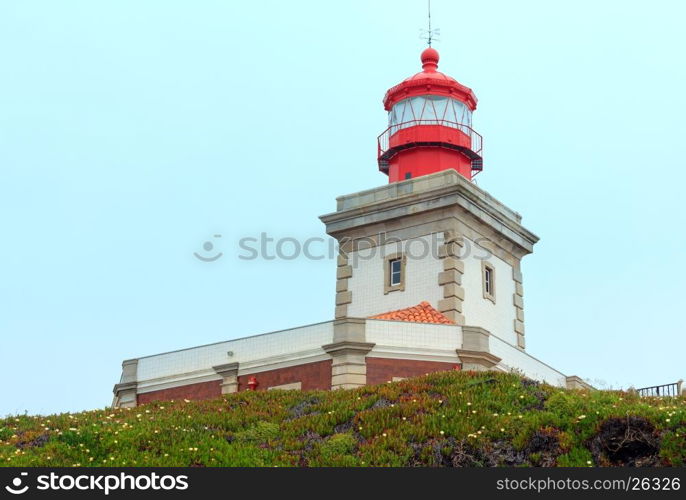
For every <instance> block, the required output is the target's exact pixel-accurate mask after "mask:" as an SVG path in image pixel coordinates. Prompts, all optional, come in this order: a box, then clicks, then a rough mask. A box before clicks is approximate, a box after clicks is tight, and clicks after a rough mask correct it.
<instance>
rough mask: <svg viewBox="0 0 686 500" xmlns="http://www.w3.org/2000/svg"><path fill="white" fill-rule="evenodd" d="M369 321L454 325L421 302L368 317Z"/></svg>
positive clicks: (428, 305)
mask: <svg viewBox="0 0 686 500" xmlns="http://www.w3.org/2000/svg"><path fill="white" fill-rule="evenodd" d="M369 319H386V320H390V321H409V322H411V323H437V324H441V325H454V324H455V322H454V321H452V320H450V319H449V318H448V317H446V316H445V315H443V314H441V313H440V312H438V311H437V310H436V309H434V308H433V307H431V304H429V303H428V302H421V303H419V304H417V305H416V306H412V307H408V308H405V309H398V310H397V311H390V312H387V313H382V314H377V315H375V316H370V318H369Z"/></svg>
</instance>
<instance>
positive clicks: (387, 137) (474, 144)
mask: <svg viewBox="0 0 686 500" xmlns="http://www.w3.org/2000/svg"><path fill="white" fill-rule="evenodd" d="M426 125H439V126H442V127H448V128H454V129H457V130H459V131H460V132H462V133H464V134H465V135H466V136H468V137H469V138H470V140H471V151H470V153H471V154H470V155H469V156H473V158H478V159H480V158H481V157H482V149H483V138H482V137H481V135H480V134H479V133H478V132H476V131H475V130H474V129H473V128H472V127H470V126H469V125H466V124H464V123H456V122H451V121H448V120H410V121H407V122H402V123H396V124H394V125H391V126H390V127H388V128H387V129H386V130H384V131H383V132H382V133H381V135H379V137H378V138H377V144H378V154H379V156H378V157H379V160H382V159H384V158H386V156H387V153H388V152H389V150H390V149H391V147H390V142H391V137H392V136H393V135H395V134H396V133H397V132H398V131H400V130H402V129H406V128H410V127H420V126H426Z"/></svg>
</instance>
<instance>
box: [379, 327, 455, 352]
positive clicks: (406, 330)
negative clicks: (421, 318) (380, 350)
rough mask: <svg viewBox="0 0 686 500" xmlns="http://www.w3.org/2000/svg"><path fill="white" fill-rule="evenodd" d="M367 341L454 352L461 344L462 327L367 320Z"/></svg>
mask: <svg viewBox="0 0 686 500" xmlns="http://www.w3.org/2000/svg"><path fill="white" fill-rule="evenodd" d="M366 333H367V342H373V343H375V344H378V345H381V346H393V347H409V348H412V347H414V348H423V349H439V350H446V351H452V352H454V351H455V349H459V348H460V347H461V346H462V329H461V328H460V327H459V326H455V325H433V324H424V323H408V322H405V321H383V320H367V331H366Z"/></svg>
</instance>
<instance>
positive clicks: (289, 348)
mask: <svg viewBox="0 0 686 500" xmlns="http://www.w3.org/2000/svg"><path fill="white" fill-rule="evenodd" d="M332 341H333V322H326V323H318V324H315V325H308V326H303V327H300V328H293V329H290V330H281V331H278V332H272V333H266V334H264V335H256V336H253V337H245V338H240V339H236V340H229V341H227V342H219V343H217V344H211V345H205V346H200V347H194V348H191V349H184V350H181V351H174V352H168V353H164V354H158V355H155V356H148V357H145V358H140V359H139V360H138V381H139V382H142V381H146V380H152V379H161V378H165V377H173V376H178V375H180V374H185V373H193V372H207V373H212V367H213V366H216V365H223V364H226V363H235V362H238V363H244V362H248V361H253V360H257V359H264V358H271V357H276V356H283V355H287V354H290V353H297V352H303V351H318V350H319V351H321V353H322V354H324V350H323V349H322V348H321V346H322V345H325V344H329V343H331V342H332ZM229 351H231V352H233V356H229V355H228V354H227V353H228V352H229Z"/></svg>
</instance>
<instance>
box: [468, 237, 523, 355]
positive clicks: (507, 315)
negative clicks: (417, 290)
mask: <svg viewBox="0 0 686 500" xmlns="http://www.w3.org/2000/svg"><path fill="white" fill-rule="evenodd" d="M462 250H463V252H464V253H463V254H462V257H463V260H464V274H463V275H462V287H463V288H464V291H465V298H464V302H463V303H462V314H463V315H464V317H465V324H467V325H469V326H480V327H481V328H485V329H486V330H488V331H489V332H491V333H492V334H493V335H497V336H498V337H500V338H502V339H504V340H506V341H507V342H510V343H512V344H516V343H517V334H516V333H515V331H514V320H515V317H516V311H515V306H514V302H513V294H514V293H515V282H514V279H513V277H512V267H511V266H510V265H509V264H508V263H507V262H505V261H504V260H502V259H499V258H498V257H496V256H495V255H492V254H490V256H489V257H488V259H487V260H486V262H487V263H488V264H489V265H491V266H493V267H494V269H495V304H494V303H493V302H491V301H490V300H488V299H486V298H484V296H483V284H482V281H483V277H482V268H481V266H482V261H483V257H484V256H485V255H486V252H487V251H486V250H484V249H483V248H481V247H479V246H477V245H476V243H474V242H473V241H471V240H469V239H467V238H465V246H464V247H463V249H462Z"/></svg>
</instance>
